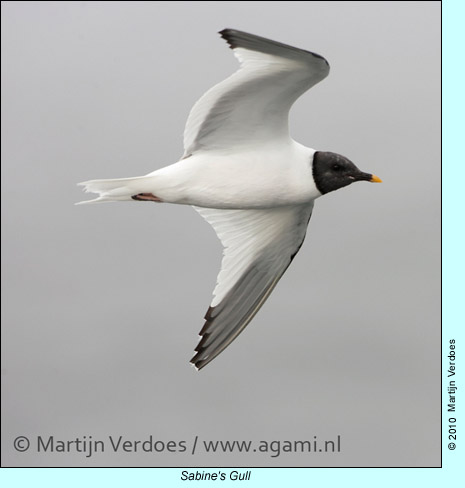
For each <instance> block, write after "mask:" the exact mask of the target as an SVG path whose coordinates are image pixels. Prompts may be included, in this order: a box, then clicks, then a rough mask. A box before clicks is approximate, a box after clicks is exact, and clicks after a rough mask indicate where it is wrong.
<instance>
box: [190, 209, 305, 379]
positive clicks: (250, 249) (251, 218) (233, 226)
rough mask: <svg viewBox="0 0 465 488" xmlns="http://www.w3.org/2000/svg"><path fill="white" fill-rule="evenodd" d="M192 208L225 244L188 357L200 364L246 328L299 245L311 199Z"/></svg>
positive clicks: (205, 361)
mask: <svg viewBox="0 0 465 488" xmlns="http://www.w3.org/2000/svg"><path fill="white" fill-rule="evenodd" d="M195 208H196V210H197V211H198V212H199V213H200V214H201V215H202V216H203V217H204V218H205V219H206V220H207V221H208V222H209V223H210V224H211V225H212V226H213V228H214V229H215V231H216V232H217V234H218V237H219V238H220V240H221V242H222V244H223V246H224V252H223V261H222V263H221V271H220V273H219V275H218V281H217V285H216V288H215V290H214V292H213V295H214V298H213V301H212V303H211V305H210V308H209V309H208V311H207V314H206V315H205V320H206V322H205V324H204V326H203V328H202V330H201V331H200V335H201V336H202V339H201V340H200V342H199V344H198V345H197V348H196V354H195V356H194V357H193V358H192V360H191V362H192V363H193V364H194V365H195V367H196V368H197V369H201V368H203V367H204V366H206V365H207V364H208V363H209V362H210V361H212V360H213V359H214V358H215V357H216V356H217V355H218V354H220V353H221V352H222V351H223V350H224V349H225V348H226V347H227V346H228V345H229V344H230V343H231V342H232V341H233V340H234V339H235V338H236V337H237V336H238V335H239V334H240V333H241V332H242V330H244V328H245V327H246V326H247V324H248V323H249V322H250V321H251V320H252V318H253V317H254V315H255V314H256V313H257V312H258V310H259V309H260V307H261V306H262V305H263V303H264V302H265V300H266V299H267V298H268V296H269V295H270V293H271V292H272V291H273V288H274V287H275V286H276V284H277V283H278V281H279V279H280V278H281V276H282V275H283V274H284V272H285V271H286V269H287V267H288V266H289V264H290V263H291V261H292V259H293V258H294V256H295V255H296V254H297V252H298V250H299V249H300V246H301V245H302V242H303V240H304V238H305V233H306V229H307V224H308V221H309V219H310V216H311V212H312V208H313V203H311V204H306V205H304V206H295V207H281V208H274V209H260V210H218V209H207V208H199V207H195Z"/></svg>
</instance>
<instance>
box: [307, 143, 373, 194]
mask: <svg viewBox="0 0 465 488" xmlns="http://www.w3.org/2000/svg"><path fill="white" fill-rule="evenodd" d="M312 170H313V179H314V180H315V184H316V187H317V188H318V190H319V191H320V193H322V194H323V195H324V194H325V193H329V192H330V191H334V190H338V189H339V188H343V187H344V186H347V185H350V184H351V183H354V181H371V182H375V183H381V180H380V179H379V178H378V177H377V176H375V175H373V174H370V173H363V171H360V170H359V169H358V168H357V166H355V164H354V163H352V161H349V160H348V159H347V158H345V157H344V156H341V155H340V154H335V153H332V152H326V151H317V152H316V153H315V154H314V155H313V168H312Z"/></svg>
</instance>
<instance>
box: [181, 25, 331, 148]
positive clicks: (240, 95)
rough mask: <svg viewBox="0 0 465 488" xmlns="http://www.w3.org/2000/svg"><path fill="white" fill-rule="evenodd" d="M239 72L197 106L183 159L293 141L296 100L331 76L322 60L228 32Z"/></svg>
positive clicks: (189, 124)
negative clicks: (292, 113) (292, 115)
mask: <svg viewBox="0 0 465 488" xmlns="http://www.w3.org/2000/svg"><path fill="white" fill-rule="evenodd" d="M220 34H221V36H222V37H223V38H224V39H225V40H226V41H227V42H228V43H229V45H230V47H231V48H232V49H233V52H234V54H235V55H236V57H237V58H238V59H239V61H240V64H241V67H240V68H239V70H238V71H236V72H235V73H234V74H233V75H232V76H230V77H229V78H227V79H226V80H224V81H222V82H221V83H219V84H218V85H216V86H214V87H213V88H211V89H210V90H209V91H207V92H206V93H205V94H204V95H203V96H202V97H201V98H200V100H199V101H198V102H197V103H196V104H195V105H194V107H193V108H192V110H191V113H190V114H189V117H188V119H187V124H186V128H185V131H184V149H185V153H184V157H187V156H189V155H191V154H193V153H195V152H196V151H200V150H203V151H207V150H221V149H224V148H227V147H228V146H230V145H231V144H234V145H235V147H240V146H241V145H242V146H248V145H249V144H254V145H256V144H259V143H266V142H267V141H276V140H277V139H289V126H288V115H289V110H290V108H291V106H292V104H293V103H294V102H295V100H297V98H298V97H299V96H300V95H302V93H304V92H305V91H307V90H308V89H309V88H311V87H312V86H313V85H315V84H316V83H318V82H319V81H321V80H323V79H324V78H325V77H326V76H327V75H328V73H329V65H328V62H327V61H326V60H325V59H324V58H323V57H321V56H319V55H318V54H314V53H311V52H309V51H304V50H302V49H297V48H295V47H292V46H287V45H285V44H281V43H278V42H276V41H272V40H269V39H265V38H263V37H259V36H255V35H253V34H247V33H245V32H241V31H237V30H233V29H225V30H223V31H221V32H220Z"/></svg>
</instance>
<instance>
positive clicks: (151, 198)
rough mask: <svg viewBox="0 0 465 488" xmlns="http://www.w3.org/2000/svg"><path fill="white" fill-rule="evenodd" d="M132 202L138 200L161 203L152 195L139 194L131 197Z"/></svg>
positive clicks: (159, 199)
mask: <svg viewBox="0 0 465 488" xmlns="http://www.w3.org/2000/svg"><path fill="white" fill-rule="evenodd" d="M131 198H132V199H133V200H140V201H146V202H162V201H163V200H162V199H161V198H158V197H156V196H155V195H154V194H153V193H139V194H138V195H133V196H132V197H131Z"/></svg>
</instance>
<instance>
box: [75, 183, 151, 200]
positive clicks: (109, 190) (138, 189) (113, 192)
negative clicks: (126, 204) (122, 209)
mask: <svg viewBox="0 0 465 488" xmlns="http://www.w3.org/2000/svg"><path fill="white" fill-rule="evenodd" d="M144 179H145V180H147V177H146V176H138V177H136V178H118V179H113V180H90V181H84V182H82V183H78V186H83V187H84V191H85V192H86V193H98V194H99V196H98V197H97V198H94V199H93V200H85V201H83V202H78V203H76V205H82V204H85V203H98V202H119V201H127V200H131V197H132V196H133V195H137V194H138V193H142V192H143V191H144V188H143V187H144V184H143V182H142V181H141V180H144Z"/></svg>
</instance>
